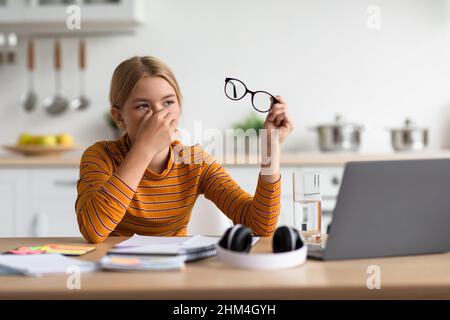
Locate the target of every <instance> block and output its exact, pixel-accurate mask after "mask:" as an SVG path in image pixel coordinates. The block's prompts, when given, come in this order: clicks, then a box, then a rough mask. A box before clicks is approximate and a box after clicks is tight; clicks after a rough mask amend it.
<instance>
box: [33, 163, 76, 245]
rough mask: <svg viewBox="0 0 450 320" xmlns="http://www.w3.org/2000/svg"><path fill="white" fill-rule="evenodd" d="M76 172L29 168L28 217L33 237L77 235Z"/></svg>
mask: <svg viewBox="0 0 450 320" xmlns="http://www.w3.org/2000/svg"><path fill="white" fill-rule="evenodd" d="M78 175H79V170H78V169H77V168H64V169H32V170H31V175H30V178H31V194H32V197H31V206H32V208H33V211H32V215H31V218H30V220H29V221H30V224H31V226H32V235H34V236H51V237H56V236H63V237H69V236H80V232H79V229H78V224H77V220H76V213H75V200H76V197H77V189H76V184H77V180H78Z"/></svg>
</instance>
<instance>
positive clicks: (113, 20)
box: [0, 0, 146, 34]
mask: <svg viewBox="0 0 450 320" xmlns="http://www.w3.org/2000/svg"><path fill="white" fill-rule="evenodd" d="M73 5H75V6H76V7H71V6H73ZM145 5H146V1H145V0H2V1H0V29H1V30H2V31H3V32H16V33H19V34H42V33H44V34H55V33H68V32H74V31H76V32H83V33H84V32H120V31H130V30H132V29H133V28H135V27H136V26H138V25H140V24H142V23H143V22H144V21H145ZM76 17H79V19H78V18H76ZM75 19H78V21H81V25H80V27H81V28H79V29H78V28H73V27H70V28H69V27H68V26H74V24H73V23H72V22H74V21H75Z"/></svg>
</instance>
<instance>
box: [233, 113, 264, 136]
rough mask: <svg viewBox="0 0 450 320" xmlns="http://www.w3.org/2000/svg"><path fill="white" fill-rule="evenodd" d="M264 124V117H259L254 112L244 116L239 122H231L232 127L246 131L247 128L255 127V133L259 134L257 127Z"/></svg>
mask: <svg viewBox="0 0 450 320" xmlns="http://www.w3.org/2000/svg"><path fill="white" fill-rule="evenodd" d="M263 126H264V119H262V118H261V117H259V116H258V115H257V114H256V113H254V112H252V113H251V114H250V115H248V116H247V117H246V118H244V119H243V120H242V121H241V122H237V123H234V124H233V129H234V130H236V129H242V130H244V132H245V131H247V130H248V129H255V130H256V133H257V134H258V135H259V129H262V128H263Z"/></svg>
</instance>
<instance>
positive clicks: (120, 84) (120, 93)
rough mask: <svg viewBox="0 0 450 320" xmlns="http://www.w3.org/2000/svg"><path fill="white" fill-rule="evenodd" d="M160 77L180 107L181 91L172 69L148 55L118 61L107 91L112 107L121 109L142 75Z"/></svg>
mask: <svg viewBox="0 0 450 320" xmlns="http://www.w3.org/2000/svg"><path fill="white" fill-rule="evenodd" d="M145 75H148V76H151V77H162V78H164V79H165V80H166V81H167V82H169V84H170V85H171V86H172V88H173V89H174V90H175V94H176V96H177V98H178V103H179V105H180V108H181V99H182V96H181V91H180V87H179V86H178V82H177V79H176V78H175V75H174V74H173V72H172V70H170V68H169V67H168V66H167V65H166V64H165V63H164V62H163V61H162V60H160V59H158V58H155V57H150V56H145V57H132V58H129V59H127V60H125V61H123V62H122V63H120V64H119V65H118V66H117V68H116V70H114V73H113V76H112V79H111V88H110V91H109V100H110V103H111V107H112V108H118V109H121V108H122V107H123V105H124V104H125V101H127V99H128V96H129V95H130V93H131V91H132V90H133V88H134V86H135V85H136V83H137V82H138V80H139V79H140V78H141V77H142V76H145Z"/></svg>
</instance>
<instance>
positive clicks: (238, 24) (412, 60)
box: [0, 0, 450, 152]
mask: <svg viewBox="0 0 450 320" xmlns="http://www.w3.org/2000/svg"><path fill="white" fill-rule="evenodd" d="M370 4H376V5H378V6H379V7H380V9H381V14H382V16H381V17H382V20H381V30H379V31H371V30H369V29H368V28H367V27H366V19H367V14H366V9H367V7H368V5H370ZM446 4H447V1H445V0H441V1H439V0H433V1H430V0H396V1H389V0H377V1H365V0H342V1H333V0H327V1H326V0H310V1H305V0H304V1H294V0H292V1H286V0H285V1H275V0H271V1H269V0H265V1H261V0H251V1H248V0H247V1H239V0H227V1H211V0H190V1H184V0H170V1H168V0H151V1H149V3H148V5H147V6H148V24H147V26H146V27H144V28H142V29H140V30H138V32H137V33H136V34H135V35H134V36H117V37H104V38H98V37H97V38H90V39H88V50H89V52H88V72H87V79H88V94H89V96H90V97H91V99H92V101H93V107H92V108H91V109H89V110H88V111H87V112H84V113H69V114H66V115H64V116H62V117H57V118H49V117H48V116H46V115H45V113H44V112H43V111H42V110H39V111H38V112H35V113H33V114H26V113H25V112H24V111H23V109H22V108H21V106H20V100H19V97H20V96H21V95H22V94H23V92H24V91H25V90H26V72H25V56H24V53H25V50H24V49H25V42H24V41H21V42H20V49H21V51H20V56H19V63H18V64H17V65H15V66H3V67H0V110H1V117H0V143H1V144H5V143H11V142H14V141H15V140H16V137H17V135H18V134H19V133H20V132H23V131H29V132H35V133H44V132H59V131H68V132H71V133H73V134H74V135H75V137H76V139H77V140H78V142H79V143H80V144H82V145H88V144H91V143H93V142H94V141H96V140H99V139H105V138H111V137H112V134H111V131H110V130H109V129H108V128H107V126H106V125H105V122H104V120H103V113H104V111H105V110H107V109H108V89H109V88H108V86H109V80H110V77H111V74H112V72H113V69H114V68H115V66H116V65H117V64H118V63H119V62H120V61H121V60H123V59H125V58H127V57H129V56H131V55H154V56H157V57H160V58H162V59H163V60H165V61H166V62H167V63H168V64H169V65H170V66H171V67H172V69H173V70H174V72H175V73H176V75H177V77H178V80H179V82H180V85H181V88H182V92H183V95H184V98H185V100H184V114H183V119H182V123H181V126H182V127H183V128H187V129H190V128H192V125H193V122H194V120H202V121H204V123H203V126H204V127H205V128H212V127H215V128H221V129H225V128H228V127H229V126H230V124H231V123H233V122H235V121H238V120H240V118H241V117H243V116H245V115H246V114H247V113H248V112H250V111H251V110H252V109H251V107H250V104H249V100H246V101H245V102H232V101H230V100H228V99H227V98H226V97H225V96H224V94H223V84H224V78H225V77H226V76H235V77H238V78H241V79H242V80H244V81H245V82H246V83H247V85H248V86H249V88H251V89H263V90H264V89H265V90H268V91H270V92H272V93H274V94H281V95H283V96H285V97H286V98H287V100H288V102H289V105H290V110H291V113H292V115H293V118H294V121H295V123H296V130H295V131H294V133H293V134H292V136H291V137H290V138H289V140H288V141H287V142H286V145H285V148H286V149H300V148H301V149H303V150H314V149H316V144H317V141H316V136H315V134H314V133H312V132H309V131H307V128H308V127H310V126H314V125H316V124H318V123H323V122H329V121H331V120H332V119H333V117H334V114H335V113H341V114H342V115H343V116H344V117H345V118H347V119H348V120H350V121H352V122H360V123H363V124H364V125H365V126H366V127H367V130H366V131H365V133H364V136H363V140H364V141H363V145H362V150H363V151H368V152H378V151H380V152H381V151H389V150H390V144H389V143H390V142H389V135H388V132H387V131H386V129H385V127H389V126H397V125H400V124H401V123H402V121H403V119H404V118H405V117H406V116H410V117H412V118H414V119H416V120H417V122H419V124H422V125H426V126H429V127H430V129H431V137H430V138H431V147H432V148H441V147H448V146H450V129H447V127H448V124H449V112H448V111H449V107H450V90H449V86H450V39H449V31H450V23H449V22H450V14H449V15H447V11H446V8H447V7H446ZM448 13H450V10H449V11H448ZM51 44H52V43H51V41H50V40H49V39H44V40H40V41H39V42H38V43H37V49H38V53H37V55H38V56H37V58H38V67H37V68H38V70H37V76H38V78H39V81H38V84H37V89H38V92H39V94H40V95H41V97H45V96H48V95H50V94H51V93H52V88H53V74H52V72H51V48H52V45H51ZM63 46H64V47H63V50H64V62H63V64H64V88H65V92H66V93H67V94H68V95H69V96H71V97H73V96H75V95H76V93H77V78H76V56H75V52H76V42H75V41H74V40H73V39H63Z"/></svg>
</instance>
